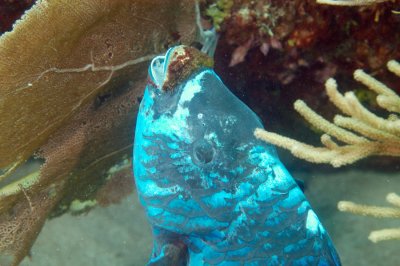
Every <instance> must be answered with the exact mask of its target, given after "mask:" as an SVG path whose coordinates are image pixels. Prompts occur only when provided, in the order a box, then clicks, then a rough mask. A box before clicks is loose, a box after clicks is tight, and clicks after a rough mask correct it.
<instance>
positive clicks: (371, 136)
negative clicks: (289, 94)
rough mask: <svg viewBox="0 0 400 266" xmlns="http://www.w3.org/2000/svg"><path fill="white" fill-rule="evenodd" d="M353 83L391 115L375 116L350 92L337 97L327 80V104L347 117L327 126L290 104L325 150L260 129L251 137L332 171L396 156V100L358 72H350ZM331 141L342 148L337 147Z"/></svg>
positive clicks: (399, 123)
mask: <svg viewBox="0 0 400 266" xmlns="http://www.w3.org/2000/svg"><path fill="white" fill-rule="evenodd" d="M388 68H389V70H391V71H392V72H393V73H395V74H396V75H398V76H399V77H400V75H399V74H400V64H399V63H397V62H396V61H389V63H388ZM354 79H355V80H357V81H359V82H361V83H362V84H364V85H365V86H367V87H368V88H369V89H370V90H372V91H374V92H375V93H377V94H378V96H377V97H376V100H377V103H378V105H379V106H380V107H382V108H384V109H385V110H387V111H389V112H393V113H392V114H390V115H389V116H388V117H387V118H382V117H379V116H377V115H375V114H374V113H372V112H370V111H368V110H367V109H366V108H365V107H363V106H362V104H361V103H360V102H359V100H358V99H357V98H356V96H355V95H354V93H353V92H347V93H346V94H345V95H342V94H341V93H339V92H338V90H337V84H336V81H335V80H334V79H332V78H331V79H328V80H327V82H326V83H325V86H326V93H327V95H328V96H329V99H330V100H331V102H332V103H334V104H335V106H336V107H338V108H339V109H340V110H341V111H342V112H343V113H345V114H346V115H348V117H345V116H341V115H336V116H335V118H334V122H333V123H331V122H329V121H327V120H326V119H325V118H323V117H322V116H320V115H318V114H317V113H316V112H315V111H313V110H312V109H310V108H309V107H308V106H307V105H306V103H305V102H303V101H302V100H297V101H296V102H295V103H294V108H295V109H296V111H297V112H299V113H300V114H301V115H302V116H303V117H304V118H305V119H306V120H307V121H308V122H309V123H310V124H311V125H312V126H314V127H315V128H317V129H319V130H321V131H323V132H324V133H325V134H323V135H322V136H321V143H322V144H323V145H324V146H325V147H318V148H317V147H314V146H310V145H307V144H304V143H301V142H299V141H297V140H293V139H290V138H287V137H283V136H280V135H278V134H275V133H271V132H267V131H265V130H263V129H256V131H255V132H254V135H255V136H256V137H257V138H259V139H262V140H265V141H267V142H270V143H273V144H275V145H277V146H279V147H283V148H286V149H288V150H290V151H291V152H292V154H293V155H295V156H296V157H299V158H301V159H305V160H308V161H310V162H313V163H330V164H332V165H333V166H334V167H339V166H342V165H345V164H351V163H353V162H355V161H357V160H360V159H362V158H365V157H367V156H371V155H388V156H400V120H399V119H398V117H397V116H396V115H395V113H400V97H399V96H398V95H397V94H396V93H395V92H394V91H393V90H391V89H389V88H388V87H387V86H386V85H384V84H383V83H381V82H379V81H378V80H376V79H374V78H373V77H372V76H370V75H368V74H366V73H365V72H363V71H362V70H356V71H355V72H354ZM332 137H334V138H336V139H337V140H339V141H340V142H342V143H344V145H338V144H337V143H336V142H335V141H334V140H333V139H332Z"/></svg>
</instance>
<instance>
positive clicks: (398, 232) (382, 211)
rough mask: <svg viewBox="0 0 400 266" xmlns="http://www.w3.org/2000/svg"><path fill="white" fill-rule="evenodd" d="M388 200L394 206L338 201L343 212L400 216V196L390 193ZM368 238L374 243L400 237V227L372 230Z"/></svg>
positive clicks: (376, 215) (379, 216)
mask: <svg viewBox="0 0 400 266" xmlns="http://www.w3.org/2000/svg"><path fill="white" fill-rule="evenodd" d="M386 201H387V202H389V203H390V204H392V205H393V206H394V207H379V206H371V205H361V204H357V203H354V202H351V201H340V202H339V203H338V209H339V210H340V211H343V212H350V213H353V214H358V215H364V216H372V217H377V218H400V196H399V195H397V194H396V193H389V194H388V195H387V196H386ZM368 239H369V240H371V241H372V242H374V243H376V242H379V241H383V240H392V239H400V228H393V229H392V228H389V229H382V230H377V231H372V232H371V233H370V235H369V237H368Z"/></svg>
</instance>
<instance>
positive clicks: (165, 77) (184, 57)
mask: <svg viewBox="0 0 400 266" xmlns="http://www.w3.org/2000/svg"><path fill="white" fill-rule="evenodd" d="M213 64H214V62H213V60H212V58H210V57H208V56H207V55H206V54H204V53H202V52H200V51H199V50H197V49H195V48H192V47H188V46H184V45H180V46H175V47H172V48H170V49H168V51H167V52H166V53H165V55H160V56H156V57H155V58H154V59H153V60H152V61H151V63H150V66H149V78H150V82H151V83H152V84H153V86H155V87H157V88H158V89H160V90H163V91H172V90H173V89H174V88H175V87H176V86H177V85H178V84H179V83H180V82H182V81H184V80H185V79H186V78H187V77H189V76H190V75H191V74H192V73H193V72H194V71H195V70H198V69H200V68H211V67H213Z"/></svg>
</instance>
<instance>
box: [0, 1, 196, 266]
mask: <svg viewBox="0 0 400 266" xmlns="http://www.w3.org/2000/svg"><path fill="white" fill-rule="evenodd" d="M171 7H173V8H171ZM193 14H194V5H193V2H192V1H190V0H169V1H159V2H158V4H154V2H151V1H144V0H90V1H76V0H74V1H71V0H69V1H65V0H59V1H45V0H42V1H38V2H37V4H36V5H35V6H33V8H32V9H30V10H29V11H28V12H27V13H26V14H25V15H24V16H23V18H22V19H21V20H20V21H19V22H17V23H16V24H15V25H14V28H13V31H11V32H8V33H6V34H4V35H2V36H1V38H0V58H1V61H0V77H1V78H0V114H1V116H2V119H1V121H0V168H3V169H4V168H5V169H6V170H7V169H8V171H5V173H6V174H4V175H3V180H2V181H0V264H1V265H17V264H18V263H19V262H20V261H21V259H22V258H23V257H24V256H26V255H27V254H28V253H29V250H30V247H31V245H32V244H33V242H34V240H35V239H36V236H37V234H38V233H39V232H40V229H41V227H42V226H43V224H44V222H45V220H46V219H47V218H48V217H49V216H54V215H59V214H61V213H63V212H65V211H67V210H68V209H69V207H70V205H71V203H72V202H73V201H74V200H79V201H82V202H85V201H87V200H92V199H94V198H95V197H96V192H97V190H98V189H99V188H100V187H101V186H103V185H104V184H105V183H106V182H107V177H108V175H109V172H108V170H109V169H111V168H112V167H113V166H114V165H115V164H117V163H120V162H123V161H126V160H127V158H129V156H130V154H131V143H132V140H133V128H134V123H135V122H134V121H135V119H134V117H135V112H136V109H137V107H138V99H139V98H140V97H141V95H142V90H143V88H144V84H145V81H146V75H147V65H146V64H144V63H145V61H146V60H148V59H149V58H150V57H151V55H153V54H157V53H159V52H162V51H163V50H164V49H165V48H167V47H168V46H169V45H170V44H172V43H174V42H183V43H189V42H191V41H192V40H193V38H194V32H195V21H194V19H193ZM155 17H156V18H157V20H155V19H153V18H155ZM43 29H46V30H43ZM37 151H39V152H37ZM34 152H37V156H40V157H42V158H43V159H44V160H45V163H44V164H43V165H42V167H41V169H40V173H39V174H37V173H35V174H32V175H28V176H26V177H25V178H22V179H18V180H15V181H10V179H9V178H7V176H8V173H9V172H11V170H13V169H14V168H15V167H16V166H17V165H19V164H20V163H21V162H24V161H25V160H26V159H27V158H29V157H30V156H32V154H33V153H34ZM0 173H1V172H0ZM114 174H115V175H117V174H118V173H114ZM3 258H7V262H4V261H3Z"/></svg>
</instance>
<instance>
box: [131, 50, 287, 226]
mask: <svg viewBox="0 0 400 266" xmlns="http://www.w3.org/2000/svg"><path fill="white" fill-rule="evenodd" d="M210 62H212V60H211V59H209V58H208V57H207V56H206V55H204V54H202V53H201V52H200V51H198V50H196V49H194V48H190V47H186V46H178V47H174V48H171V49H170V50H168V51H167V53H166V55H165V56H159V57H156V58H154V60H153V61H152V62H151V65H150V67H149V82H148V85H147V87H146V90H145V94H144V97H143V100H142V103H141V106H140V110H139V114H138V120H137V124H136V135H135V147H134V150H135V151H134V157H135V158H134V163H135V166H134V171H135V178H136V183H137V186H138V191H139V195H140V198H141V200H142V203H143V204H144V205H145V206H146V207H148V208H149V209H151V211H150V212H149V214H150V215H149V216H150V220H151V219H152V218H154V219H155V218H156V217H157V215H156V214H158V213H159V212H164V213H166V211H165V210H166V209H170V212H171V213H174V212H175V211H176V210H179V209H171V207H170V206H167V204H166V203H165V202H167V201H166V199H167V198H168V200H171V199H172V202H173V203H174V204H173V205H174V206H180V207H182V208H185V209H186V211H188V212H189V213H190V212H192V214H193V215H195V213H197V212H200V211H205V212H207V213H208V214H207V215H210V217H214V218H215V217H216V216H218V220H221V222H222V221H224V220H225V218H224V215H225V212H226V211H229V210H230V209H232V208H234V201H236V200H241V199H240V198H241V197H245V196H246V195H247V196H248V195H250V194H251V193H254V192H255V190H256V189H257V186H258V185H259V184H261V183H264V182H266V179H267V176H266V174H270V175H274V173H273V170H272V167H273V165H274V164H276V163H279V161H277V156H276V152H275V149H274V147H272V146H270V145H268V144H266V143H260V142H259V141H258V140H257V139H255V137H254V135H253V131H254V129H255V128H262V127H263V126H262V124H261V122H260V119H259V118H258V117H257V115H256V114H255V113H254V112H253V111H251V110H250V109H249V108H248V107H247V106H246V105H245V104H244V103H243V102H241V101H240V100H239V99H238V98H237V97H236V96H235V95H233V94H232V93H231V91H230V90H229V89H228V88H227V87H226V86H225V85H224V84H223V82H222V81H221V79H220V78H219V77H218V76H217V74H216V73H215V72H214V71H213V70H212V69H211V64H210ZM177 70H178V71H177ZM279 181H281V183H279V182H278V181H277V182H278V183H279V184H280V185H282V187H283V188H282V189H284V187H285V185H286V183H287V182H286V181H287V180H286V179H285V180H284V179H282V180H279ZM271 182H273V180H271ZM292 182H293V180H289V183H290V184H291V185H292ZM293 184H294V182H293ZM216 195H220V196H221V199H222V200H223V201H224V204H225V205H224V206H222V205H221V206H219V204H222V202H219V203H218V202H214V201H218V200H220V198H219V196H216ZM179 201H181V202H179ZM188 201H193V202H188ZM168 202H170V201H168ZM179 211H181V210H179ZM179 211H178V212H179ZM152 213H154V215H152ZM176 220H177V221H178V220H179V219H176ZM173 224H174V222H172V221H171V226H173ZM203 225H204V226H205V227H207V226H206V223H204V224H203Z"/></svg>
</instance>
